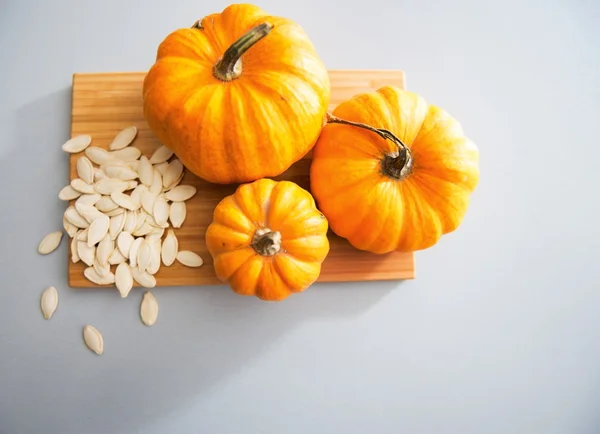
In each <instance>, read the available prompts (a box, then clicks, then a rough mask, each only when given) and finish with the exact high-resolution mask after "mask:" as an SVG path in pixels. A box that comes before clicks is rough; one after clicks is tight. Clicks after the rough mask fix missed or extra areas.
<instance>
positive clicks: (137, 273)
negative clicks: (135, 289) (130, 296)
mask: <svg viewBox="0 0 600 434" xmlns="http://www.w3.org/2000/svg"><path fill="white" fill-rule="evenodd" d="M131 275H132V276H133V280H135V281H136V282H137V283H139V284H140V285H141V286H143V287H145V288H154V287H155V286H156V278H155V277H154V276H153V275H152V274H150V273H148V272H147V271H142V270H140V269H139V268H138V267H134V266H131Z"/></svg>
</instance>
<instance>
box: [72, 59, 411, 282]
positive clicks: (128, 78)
mask: <svg viewBox="0 0 600 434" xmlns="http://www.w3.org/2000/svg"><path fill="white" fill-rule="evenodd" d="M144 75H145V73H143V72H129V73H99V74H74V76H73V94H72V118H71V136H72V137H73V136H76V135H79V134H90V135H91V136H92V144H93V145H94V146H100V147H103V148H108V144H109V143H110V141H111V140H112V139H113V137H114V136H115V134H117V132H119V131H120V130H121V129H123V128H125V127H127V126H130V125H135V126H136V127H137V128H138V135H137V137H136V139H135V141H134V145H135V146H136V147H138V148H139V149H140V150H141V151H142V153H143V154H144V155H146V156H148V157H150V156H151V155H152V153H153V151H154V150H155V149H156V148H157V147H158V146H160V143H159V142H158V140H157V139H156V137H155V136H154V135H153V134H152V132H151V131H150V130H149V128H148V125H147V124H146V122H145V120H144V116H143V112H142V82H143V79H144ZM330 77H331V105H330V108H329V109H330V110H333V108H335V106H337V105H338V104H339V103H340V102H342V101H343V100H345V99H348V98H350V97H351V96H353V95H355V94H357V93H360V92H365V91H369V90H373V89H377V88H378V87H380V86H383V85H395V86H398V87H401V88H404V82H405V77H404V73H403V72H402V71H377V70H374V71H371V70H356V71H353V70H334V71H330ZM81 155H83V153H80V154H75V155H71V156H70V179H73V178H75V177H76V176H77V175H76V169H75V167H76V163H77V159H78V158H79V157H80V156H81ZM311 158H312V157H311V154H310V153H309V155H307V156H306V157H305V158H304V159H303V160H301V161H298V162H297V163H296V164H294V165H293V166H292V167H291V168H290V169H289V170H287V172H285V173H284V174H283V175H281V176H279V177H277V178H274V179H286V180H290V181H294V182H296V183H297V184H298V185H300V186H301V187H303V188H305V189H307V190H309V178H308V174H309V167H310V162H311ZM182 184H191V185H194V186H195V187H196V188H197V189H198V193H197V194H196V195H195V196H194V197H193V198H192V199H190V200H189V201H187V202H186V205H187V209H188V213H187V218H186V220H185V223H184V224H183V226H182V227H181V228H179V229H175V233H176V235H177V238H178V239H179V248H180V249H181V250H192V251H194V252H196V253H198V254H199V255H200V256H201V257H202V258H203V259H204V265H203V266H202V267H200V268H187V267H184V266H182V265H180V264H179V263H178V262H177V261H176V262H175V263H174V264H173V265H172V266H170V267H165V266H161V268H160V270H159V271H158V273H156V275H155V277H156V282H157V286H181V285H211V284H217V283H220V282H219V281H218V279H217V277H216V276H215V273H214V270H213V264H212V259H211V256H210V254H209V253H208V251H207V250H206V245H205V242H204V233H205V231H206V228H207V226H208V225H209V223H210V222H211V219H212V212H213V209H214V208H215V206H216V204H217V203H218V202H219V201H220V200H221V199H222V198H223V197H225V196H227V195H229V194H231V193H233V192H234V190H235V188H236V187H237V185H226V186H223V185H215V184H210V183H208V182H205V181H202V180H201V179H199V178H198V177H196V176H194V175H192V174H191V173H189V172H187V173H186V175H185V177H184V179H183V181H182ZM330 243H331V250H330V253H329V255H328V257H327V259H326V260H325V262H324V264H323V268H322V272H321V276H320V278H319V281H321V282H346V281H369V280H396V279H412V278H414V276H415V265H414V256H413V254H412V253H390V254H386V255H375V254H371V253H367V252H361V251H359V250H356V249H354V248H353V247H352V246H350V244H349V243H348V242H347V241H345V240H344V239H342V238H340V237H337V236H336V235H334V234H332V233H331V234H330ZM68 264H69V266H68V267H69V270H68V271H69V285H70V286H71V287H80V288H81V287H99V286H98V285H95V284H93V283H91V282H89V281H88V280H87V279H85V278H84V277H83V270H84V268H85V267H86V266H85V264H83V263H82V262H79V263H77V264H73V263H72V262H71V260H70V252H69V260H68ZM113 268H114V267H113Z"/></svg>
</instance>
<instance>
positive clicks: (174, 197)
mask: <svg viewBox="0 0 600 434" xmlns="http://www.w3.org/2000/svg"><path fill="white" fill-rule="evenodd" d="M195 194H196V187H194V186H193V185H178V186H177V187H175V188H174V189H172V190H170V191H168V192H166V193H165V198H166V199H167V200H170V201H172V202H183V201H186V200H188V199H190V198H192V197H193V196H194V195H195Z"/></svg>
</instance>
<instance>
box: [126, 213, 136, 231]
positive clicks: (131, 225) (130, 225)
mask: <svg viewBox="0 0 600 434" xmlns="http://www.w3.org/2000/svg"><path fill="white" fill-rule="evenodd" d="M136 219H137V212H136V211H127V214H126V215H125V224H124V225H123V231H124V232H129V233H130V234H131V233H133V231H134V230H135V223H136Z"/></svg>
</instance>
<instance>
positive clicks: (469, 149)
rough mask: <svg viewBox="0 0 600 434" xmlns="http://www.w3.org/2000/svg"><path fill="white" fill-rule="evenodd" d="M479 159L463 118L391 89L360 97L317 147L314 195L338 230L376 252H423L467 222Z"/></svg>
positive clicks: (334, 118) (338, 112)
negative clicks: (463, 125) (462, 122)
mask: <svg viewBox="0 0 600 434" xmlns="http://www.w3.org/2000/svg"><path fill="white" fill-rule="evenodd" d="M478 161H479V154H478V150H477V147H476V146H475V144H474V143H473V142H472V141H471V140H469V139H468V138H467V137H466V136H465V135H464V132H463V130H462V128H461V125H460V124H459V123H458V121H457V120H455V119H454V118H452V117H451V116H450V115H449V114H448V113H447V112H445V111H444V110H442V109H441V108H439V107H436V106H433V105H429V104H428V103H427V102H426V101H425V100H424V99H423V98H422V97H421V96H419V95H417V94H415V93H412V92H408V91H404V90H401V89H398V88H395V87H392V86H384V87H382V88H380V89H378V90H377V91H373V92H367V93H363V94H359V95H355V96H354V97H353V98H351V99H349V100H347V101H345V102H343V103H342V104H340V105H339V106H338V107H337V108H336V109H335V110H334V112H333V114H332V115H330V116H329V118H328V123H327V125H326V126H325V128H324V130H323V132H322V134H321V136H320V138H319V140H318V142H317V144H316V145H315V147H314V154H313V160H312V164H311V170H310V180H311V193H312V194H313V196H314V197H315V199H316V202H317V204H318V206H319V208H320V209H321V210H322V212H323V214H325V216H326V217H327V219H328V220H329V225H330V227H331V229H332V230H333V231H334V232H335V233H336V234H338V235H339V236H341V237H344V238H346V239H348V241H349V242H350V243H351V244H352V245H353V246H354V247H356V248H358V249H361V250H367V251H370V252H373V253H387V252H391V251H416V250H422V249H426V248H428V247H431V246H433V245H434V244H436V243H437V242H438V241H439V239H440V238H441V236H442V235H443V234H446V233H449V232H451V231H454V230H455V229H456V228H457V227H458V226H459V225H460V223H461V221H462V219H463V217H464V215H465V213H466V211H467V208H468V205H469V201H470V194H471V193H472V192H473V190H474V189H475V187H476V185H477V183H478V180H479V167H478Z"/></svg>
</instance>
